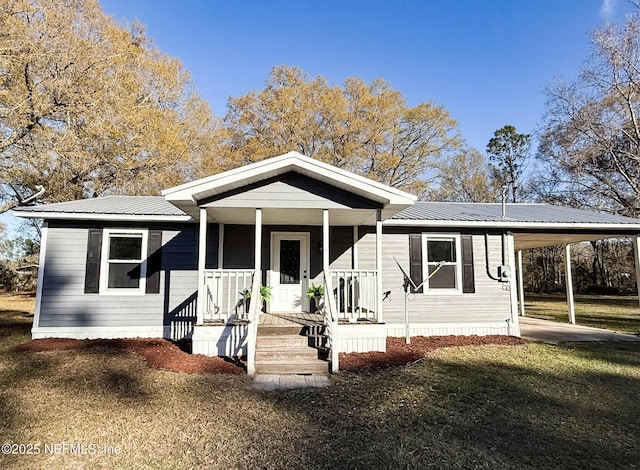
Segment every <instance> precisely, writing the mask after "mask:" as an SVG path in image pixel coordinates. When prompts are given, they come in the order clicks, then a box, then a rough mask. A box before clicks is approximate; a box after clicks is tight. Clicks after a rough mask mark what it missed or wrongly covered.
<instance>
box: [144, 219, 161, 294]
mask: <svg viewBox="0 0 640 470" xmlns="http://www.w3.org/2000/svg"><path fill="white" fill-rule="evenodd" d="M147 253H148V257H147V290H146V292H147V294H159V293H160V269H161V267H162V230H149V243H148V246H147Z"/></svg>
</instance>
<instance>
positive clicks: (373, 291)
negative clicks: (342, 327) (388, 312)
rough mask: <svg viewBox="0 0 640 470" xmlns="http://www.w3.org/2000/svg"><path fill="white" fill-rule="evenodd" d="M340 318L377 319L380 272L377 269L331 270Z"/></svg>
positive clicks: (350, 319) (355, 319)
mask: <svg viewBox="0 0 640 470" xmlns="http://www.w3.org/2000/svg"><path fill="white" fill-rule="evenodd" d="M329 273H330V278H331V284H332V286H333V289H332V290H331V291H327V292H333V296H332V297H333V298H334V299H335V303H336V312H337V315H338V318H340V319H347V320H349V321H352V322H354V321H357V320H358V319H360V318H366V319H367V320H377V313H376V305H377V297H378V295H379V294H378V292H377V290H378V284H377V277H378V272H377V271H376V270H356V269H351V270H341V271H340V270H335V271H333V270H332V271H329Z"/></svg>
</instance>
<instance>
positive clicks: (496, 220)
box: [393, 202, 640, 227]
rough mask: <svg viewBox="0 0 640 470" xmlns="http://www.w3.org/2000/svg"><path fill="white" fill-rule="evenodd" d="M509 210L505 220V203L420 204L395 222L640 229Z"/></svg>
mask: <svg viewBox="0 0 640 470" xmlns="http://www.w3.org/2000/svg"><path fill="white" fill-rule="evenodd" d="M505 209H506V210H505V217H504V218H503V217H502V204H500V203H460V202H417V203H416V204H415V205H413V206H411V207H408V208H406V209H405V210H403V211H402V212H400V213H398V214H396V215H395V216H394V217H393V219H394V220H420V221H425V220H433V221H438V222H441V221H443V220H450V221H456V222H488V223H491V224H500V226H501V227H504V226H515V225H516V224H517V223H522V222H524V223H527V224H532V223H541V224H553V223H561V224H567V223H570V224H572V223H575V224H598V225H602V224H612V225H637V226H639V227H640V219H632V218H630V217H623V216H620V215H615V214H609V213H604V212H593V211H588V210H582V209H574V208H572V207H564V206H553V205H550V204H529V203H517V204H512V203H511V204H505Z"/></svg>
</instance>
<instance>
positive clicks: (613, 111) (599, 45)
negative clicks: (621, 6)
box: [538, 13, 640, 216]
mask: <svg viewBox="0 0 640 470" xmlns="http://www.w3.org/2000/svg"><path fill="white" fill-rule="evenodd" d="M590 40H591V57H590V58H589V60H588V61H587V62H586V64H585V66H584V68H583V70H582V72H581V74H580V76H579V77H578V78H577V79H576V80H574V81H573V82H569V83H567V82H564V81H558V82H557V83H554V84H553V85H551V86H549V87H548V89H547V96H548V102H547V107H546V116H545V121H544V125H543V132H542V135H541V141H540V147H539V151H538V157H539V158H540V160H541V161H542V162H544V164H545V172H544V174H543V175H541V177H540V178H539V179H538V187H539V188H540V190H541V191H542V192H544V193H545V194H546V195H547V198H548V199H550V200H556V201H560V202H563V203H568V204H571V205H574V206H583V207H592V208H596V209H603V210H609V211H612V212H617V213H622V214H625V215H630V216H640V122H639V121H638V119H639V118H638V115H639V113H640V14H639V13H635V14H633V15H631V16H629V17H628V18H627V21H626V22H625V23H624V25H622V26H620V25H615V24H607V25H606V26H604V27H603V28H600V29H597V30H595V31H594V32H593V33H592V34H591V37H590Z"/></svg>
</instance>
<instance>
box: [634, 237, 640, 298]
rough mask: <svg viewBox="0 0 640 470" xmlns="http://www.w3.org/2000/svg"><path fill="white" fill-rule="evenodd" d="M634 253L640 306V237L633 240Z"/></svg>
mask: <svg viewBox="0 0 640 470" xmlns="http://www.w3.org/2000/svg"><path fill="white" fill-rule="evenodd" d="M633 252H634V254H635V261H636V285H637V286H638V305H639V306H640V235H638V236H637V237H635V238H634V239H633Z"/></svg>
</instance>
